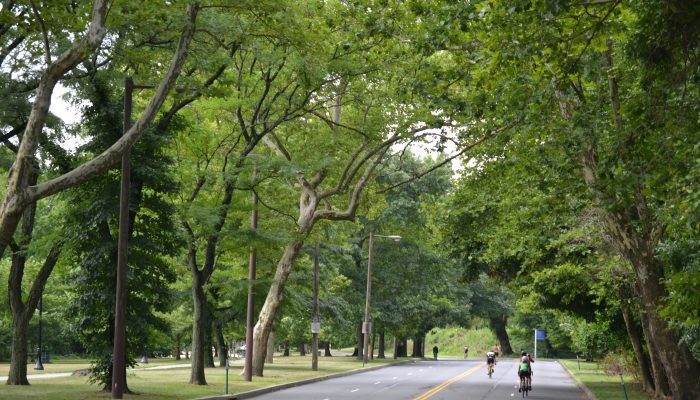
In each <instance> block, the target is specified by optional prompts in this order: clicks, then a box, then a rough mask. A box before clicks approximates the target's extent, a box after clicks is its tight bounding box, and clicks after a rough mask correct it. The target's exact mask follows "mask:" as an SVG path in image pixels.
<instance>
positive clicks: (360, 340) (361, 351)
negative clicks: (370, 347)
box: [353, 322, 365, 361]
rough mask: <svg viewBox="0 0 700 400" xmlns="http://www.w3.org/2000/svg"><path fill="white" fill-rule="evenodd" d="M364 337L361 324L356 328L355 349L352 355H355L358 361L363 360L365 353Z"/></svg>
mask: <svg viewBox="0 0 700 400" xmlns="http://www.w3.org/2000/svg"><path fill="white" fill-rule="evenodd" d="M364 347H365V335H364V334H363V333H362V322H360V325H359V326H358V327H357V348H356V349H355V350H356V351H355V353H353V355H357V359H358V361H362V360H364V358H363V355H364V353H365V349H364Z"/></svg>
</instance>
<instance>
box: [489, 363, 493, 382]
mask: <svg viewBox="0 0 700 400" xmlns="http://www.w3.org/2000/svg"><path fill="white" fill-rule="evenodd" d="M491 375H493V367H492V366H491V365H489V379H491Z"/></svg>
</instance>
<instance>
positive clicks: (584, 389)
mask: <svg viewBox="0 0 700 400" xmlns="http://www.w3.org/2000/svg"><path fill="white" fill-rule="evenodd" d="M557 362H558V363H559V365H561V366H562V368H564V371H566V373H567V374H569V377H570V378H571V379H572V380H573V381H574V382H576V386H578V388H579V389H580V390H581V391H582V392H583V393H585V394H586V397H588V399H589V400H598V398H597V397H595V395H594V394H593V392H591V389H589V388H588V387H587V386H586V385H584V384H583V383H581V381H579V380H578V379H577V378H576V376H575V375H574V374H573V372H571V370H569V368H568V367H567V366H566V365H564V363H563V362H561V361H559V360H557Z"/></svg>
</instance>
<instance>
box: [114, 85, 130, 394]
mask: <svg viewBox="0 0 700 400" xmlns="http://www.w3.org/2000/svg"><path fill="white" fill-rule="evenodd" d="M133 91H134V81H133V80H132V79H131V77H126V78H125V79H124V127H123V130H122V135H123V134H125V133H126V132H127V131H128V130H129V128H131V96H132V93H133ZM130 155H131V148H129V149H127V150H126V151H125V152H124V155H123V156H122V176H121V191H120V193H119V239H118V250H117V290H116V292H117V293H116V302H115V306H114V308H115V310H114V349H113V351H112V398H113V399H121V398H123V397H124V390H125V387H124V386H126V365H125V363H126V359H125V355H126V349H125V346H126V298H127V272H128V268H129V266H128V264H127V258H128V245H129V192H130V187H129V182H130V180H131V165H130V163H129V158H130Z"/></svg>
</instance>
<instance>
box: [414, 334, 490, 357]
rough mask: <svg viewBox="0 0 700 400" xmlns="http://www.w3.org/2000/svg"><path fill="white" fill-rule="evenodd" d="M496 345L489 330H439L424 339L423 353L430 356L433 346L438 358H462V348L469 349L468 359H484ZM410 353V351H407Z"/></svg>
mask: <svg viewBox="0 0 700 400" xmlns="http://www.w3.org/2000/svg"><path fill="white" fill-rule="evenodd" d="M494 343H496V337H495V336H494V335H493V333H492V332H491V330H490V329H488V328H482V329H464V328H456V327H450V328H441V329H433V330H432V331H431V332H430V333H428V335H427V336H426V337H425V352H426V353H428V354H426V356H427V355H432V348H433V346H435V345H437V346H438V348H439V350H440V352H439V354H438V357H440V356H444V357H459V358H461V357H464V347H465V346H466V347H469V357H470V358H474V357H477V358H478V357H486V352H487V351H488V350H491V348H492V347H493V344H494ZM409 351H410V350H409Z"/></svg>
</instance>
